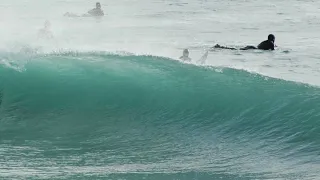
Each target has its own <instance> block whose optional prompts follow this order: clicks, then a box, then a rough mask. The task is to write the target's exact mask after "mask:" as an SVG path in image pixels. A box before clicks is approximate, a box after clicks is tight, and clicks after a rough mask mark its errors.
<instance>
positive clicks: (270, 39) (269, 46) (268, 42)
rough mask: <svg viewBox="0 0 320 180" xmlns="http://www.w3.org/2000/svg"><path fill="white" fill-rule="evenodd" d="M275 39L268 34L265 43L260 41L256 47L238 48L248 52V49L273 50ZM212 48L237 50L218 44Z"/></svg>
mask: <svg viewBox="0 0 320 180" xmlns="http://www.w3.org/2000/svg"><path fill="white" fill-rule="evenodd" d="M275 39H276V38H275V36H274V35H273V34H269V35H268V39H267V40H265V41H262V42H261V43H260V44H259V45H258V46H257V47H255V46H246V47H243V48H240V50H249V49H260V50H274V47H276V46H275V44H274V41H275ZM212 48H220V49H231V50H238V49H236V48H232V47H226V46H220V45H219V44H216V45H215V46H213V47H212Z"/></svg>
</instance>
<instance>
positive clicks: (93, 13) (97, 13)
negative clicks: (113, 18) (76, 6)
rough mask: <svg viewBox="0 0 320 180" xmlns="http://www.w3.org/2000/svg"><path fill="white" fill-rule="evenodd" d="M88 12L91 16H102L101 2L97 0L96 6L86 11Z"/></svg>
mask: <svg viewBox="0 0 320 180" xmlns="http://www.w3.org/2000/svg"><path fill="white" fill-rule="evenodd" d="M88 14H90V15H91V16H104V13H103V11H102V9H101V4H100V3H99V2H97V3H96V8H93V9H91V10H90V11H88Z"/></svg>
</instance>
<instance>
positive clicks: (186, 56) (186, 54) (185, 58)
mask: <svg viewBox="0 0 320 180" xmlns="http://www.w3.org/2000/svg"><path fill="white" fill-rule="evenodd" d="M179 59H180V60H182V61H187V62H191V58H189V50H188V49H184V50H183V52H182V56H181V57H180V58H179Z"/></svg>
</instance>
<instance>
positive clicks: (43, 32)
mask: <svg viewBox="0 0 320 180" xmlns="http://www.w3.org/2000/svg"><path fill="white" fill-rule="evenodd" d="M50 28H51V23H50V22H49V21H45V23H44V28H42V29H40V30H39V32H38V38H45V39H52V38H53V34H52V32H51V30H50Z"/></svg>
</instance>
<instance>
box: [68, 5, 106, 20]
mask: <svg viewBox="0 0 320 180" xmlns="http://www.w3.org/2000/svg"><path fill="white" fill-rule="evenodd" d="M64 16H68V17H101V16H104V12H103V10H102V9H101V4H100V2H97V3H96V7H95V8H93V9H91V10H89V11H88V13H87V14H83V15H81V16H80V15H77V14H73V13H69V12H67V13H65V14H64Z"/></svg>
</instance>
